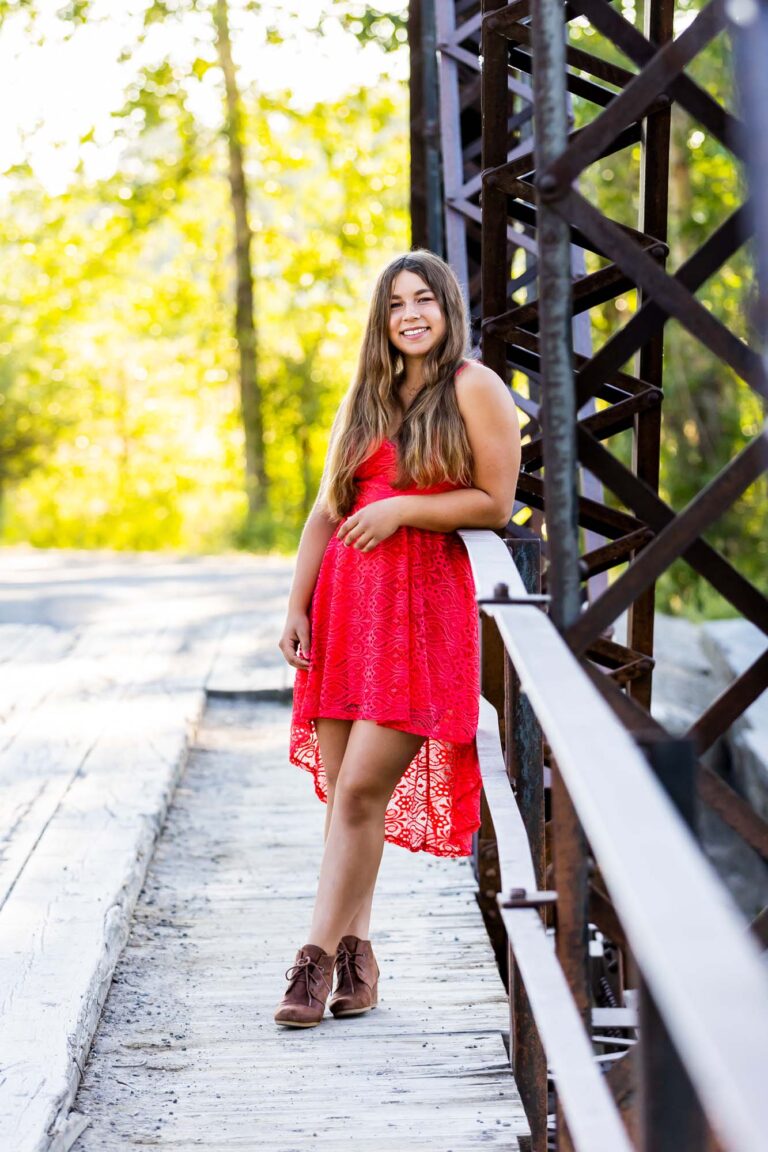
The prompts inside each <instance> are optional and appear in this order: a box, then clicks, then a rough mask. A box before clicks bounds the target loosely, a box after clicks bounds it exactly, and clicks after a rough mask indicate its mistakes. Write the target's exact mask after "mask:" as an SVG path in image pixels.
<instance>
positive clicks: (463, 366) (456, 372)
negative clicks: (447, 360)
mask: <svg viewBox="0 0 768 1152" xmlns="http://www.w3.org/2000/svg"><path fill="white" fill-rule="evenodd" d="M468 363H469V361H468V360H462V362H461V364H459V366H458V368H457V369H456V371H455V372H454V376H458V374H459V372H463V371H464V369H465V368H466V366H467V364H468Z"/></svg>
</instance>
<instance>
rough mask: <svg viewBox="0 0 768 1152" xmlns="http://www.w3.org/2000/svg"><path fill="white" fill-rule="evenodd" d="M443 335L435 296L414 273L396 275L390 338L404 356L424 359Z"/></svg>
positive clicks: (407, 272)
mask: <svg viewBox="0 0 768 1152" xmlns="http://www.w3.org/2000/svg"><path fill="white" fill-rule="evenodd" d="M444 335H445V317H444V316H443V313H442V310H441V308H440V305H439V303H438V301H437V297H436V296H435V293H434V292H433V291H432V289H431V288H430V287H429V285H428V284H427V283H426V281H424V280H422V278H421V276H419V275H418V274H417V273H416V272H409V271H407V270H404V271H402V272H400V273H398V275H397V277H396V278H395V280H394V281H393V284H392V293H391V298H390V309H389V339H390V341H391V342H392V344H393V345H394V346H395V348H397V350H398V352H400V353H401V354H402V355H403V356H419V357H420V356H426V354H427V352H429V351H430V350H431V349H432V348H434V347H435V346H436V345H437V344H438V343H439V342H440V341H441V340H442V338H443V336H444Z"/></svg>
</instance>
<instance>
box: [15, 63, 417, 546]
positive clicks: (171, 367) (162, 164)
mask: <svg viewBox="0 0 768 1152" xmlns="http://www.w3.org/2000/svg"><path fill="white" fill-rule="evenodd" d="M157 75H158V73H157V72H156V71H155V72H154V73H153V76H154V77H157ZM163 83H165V80H163ZM132 100H133V107H134V108H136V107H140V106H142V104H141V101H142V100H145V97H143V96H142V95H141V94H140V93H139V92H136V93H134V94H133V96H132ZM247 106H248V120H247V124H246V137H247V139H246V146H247V154H248V159H249V165H250V167H251V170H252V171H253V173H254V174H255V178H254V179H253V181H252V187H253V198H252V204H251V218H252V223H253V226H254V228H255V232H256V242H255V253H254V255H255V264H256V276H257V285H256V288H257V300H256V315H257V320H258V326H259V344H260V350H259V357H260V374H261V377H262V383H263V387H264V391H265V393H266V398H267V399H266V413H265V416H266V440H267V467H268V471H269V475H270V480H271V482H272V490H273V493H272V504H271V506H270V509H269V514H268V515H267V516H266V517H264V518H263V520H262V521H261V522H259V523H256V524H252V525H250V526H249V528H248V529H247V531H246V530H245V529H244V527H243V525H244V522H245V499H244V496H243V494H242V487H243V478H242V467H243V465H242V447H243V445H242V429H241V424H240V419H239V401H238V390H237V383H236V371H237V360H236V348H235V344H234V339H233V336H232V299H233V274H234V270H233V267H232V263H231V249H232V237H231V230H232V226H231V223H230V213H229V204H228V189H227V185H226V180H225V178H224V173H225V171H226V168H225V163H226V156H225V150H224V144H223V141H222V139H221V137H220V136H219V135H218V134H217V133H212V132H206V131H201V130H200V129H199V126H197V125H196V124H195V123H194V122H193V121H192V120H191V119H190V118H188V117H187V115H186V111H185V106H184V102H183V100H182V99H181V98H180V97H179V99H178V100H176V102H175V103H172V107H173V111H172V113H171V112H170V111H168V108H169V106H168V105H166V109H165V112H164V116H163V118H162V119H161V120H160V121H159V122H157V123H155V122H154V121H153V129H152V131H149V130H147V131H146V132H143V133H141V134H139V136H138V137H137V139H136V142H135V144H134V145H133V148H132V149H131V150H130V152H129V153H128V155H127V157H126V160H125V161H124V163H123V165H122V166H121V169H120V170H119V171H118V172H116V173H115V175H114V176H113V177H111V178H110V179H108V180H105V181H101V182H99V183H95V184H93V183H89V182H88V181H87V180H86V178H85V176H84V175H82V174H81V176H80V178H79V179H78V180H77V181H76V182H75V184H74V185H73V186H72V187H71V188H70V189H69V190H68V191H67V192H66V193H65V194H63V195H61V196H55V197H51V196H48V195H46V194H45V192H44V191H43V190H42V189H41V188H40V187H39V186H38V185H37V184H36V182H35V181H34V179H33V178H32V176H31V175H30V173H29V172H24V171H19V172H17V173H15V174H14V175H13V180H12V192H11V197H10V202H9V204H8V208H7V211H6V212H5V213H4V214H3V217H2V219H0V251H1V252H2V256H3V260H2V266H1V267H0V297H2V298H3V300H4V301H5V306H4V308H3V312H2V328H0V334H2V335H0V339H1V340H2V341H4V342H5V343H6V344H7V350H8V351H9V352H11V353H12V355H11V356H10V358H9V359H8V360H7V361H6V369H5V370H6V373H7V374H8V381H7V384H4V386H3V387H2V389H0V395H2V396H6V395H13V396H14V397H19V396H24V397H25V398H30V397H33V396H37V395H39V396H40V397H44V399H41V400H40V401H39V405H42V406H44V405H45V404H47V405H48V406H49V408H45V409H44V410H45V411H46V412H48V415H49V417H50V420H49V423H48V424H46V425H45V428H44V432H45V434H44V437H43V444H42V446H43V447H44V448H45V452H44V454H43V453H42V452H41V451H40V445H38V444H37V442H36V444H35V445H29V447H27V446H26V445H22V444H21V443H19V444H17V445H15V446H14V445H13V444H11V445H10V447H11V449H12V451H11V453H10V454H11V455H12V456H14V457H15V460H16V464H15V466H14V469H15V470H10V471H8V470H4V474H5V476H6V477H7V482H8V483H10V481H11V480H14V481H17V482H16V483H14V485H13V487H12V489H9V490H8V491H7V496H6V500H5V516H4V524H3V539H4V540H5V541H6V542H14V541H21V540H26V541H29V542H31V543H33V544H36V545H39V546H75V547H96V546H108V547H115V548H147V549H151V548H169V547H172V548H185V549H204V550H212V549H218V548H222V547H226V546H231V545H234V546H248V547H258V548H265V547H266V548H280V549H285V550H288V549H291V548H293V547H295V544H296V541H297V539H298V533H299V531H300V528H301V524H302V523H303V518H304V515H305V513H306V511H307V510H308V508H309V506H310V505H311V502H312V500H313V499H314V495H315V491H316V488H317V484H318V482H319V476H320V471H321V469H322V461H323V458H324V452H325V447H326V440H327V432H328V428H329V426H330V423H331V419H332V417H333V413H334V411H335V407H336V405H337V403H338V400H339V399H340V396H341V394H342V392H343V391H344V389H345V388H346V386H347V383H348V381H349V378H350V376H351V373H352V371H353V369H354V363H355V357H356V353H357V347H358V344H359V339H360V335H361V324H362V321H363V317H364V313H365V308H366V297H367V292H368V289H369V286H370V284H371V282H372V279H373V276H374V274H375V272H376V270H377V269H378V266H379V264H380V263H381V262H382V261H383V260H385V259H387V258H388V257H389V256H390V255H391V254H392V253H393V252H394V251H396V250H400V249H401V248H404V247H407V243H408V220H407V187H406V181H407V171H406V166H405V164H406V158H407V137H406V113H405V93H404V92H403V91H402V89H401V88H399V87H397V86H392V87H391V89H389V90H378V91H376V92H371V91H369V90H364V91H361V92H352V93H350V94H349V95H348V96H347V97H346V98H345V99H344V100H343V101H340V102H336V103H332V104H321V105H317V106H315V107H314V108H312V109H310V110H309V111H305V112H298V111H296V110H295V109H292V107H291V105H290V101H289V100H288V97H287V96H286V98H285V99H284V100H280V99H277V98H274V97H273V98H270V99H268V98H266V97H259V96H257V95H251V96H249V98H248V101H247ZM137 154H138V157H139V159H140V163H137ZM14 402H16V403H17V407H16V408H15V409H14V410H13V413H12V418H11V419H10V420H9V421H8V422H7V427H8V428H10V429H14V428H15V429H16V431H17V433H19V434H20V432H21V430H22V423H21V415H22V414H21V412H20V411H19V409H18V403H19V402H20V401H14ZM7 403H9V401H8V400H6V401H5V402H3V403H1V404H0V449H2V448H4V447H5V445H6V443H8V440H7V437H8V432H7V431H6V425H5V424H3V422H2V421H3V416H2V413H3V410H4V409H5V405H6V404H7ZM35 403H36V404H37V403H38V401H35ZM27 408H28V409H29V412H28V416H29V419H30V420H31V418H32V416H33V415H34V413H33V412H32V410H31V408H30V406H29V404H27ZM5 410H7V411H11V410H10V409H5ZM54 416H55V421H54ZM28 422H29V421H28ZM35 425H36V427H37V430H38V432H42V431H43V425H41V424H40V423H39V420H36V421H35ZM35 464H36V465H37V469H36V470H35V471H30V469H31V468H32V465H35ZM24 475H26V477H27V478H26V479H19V477H21V476H24Z"/></svg>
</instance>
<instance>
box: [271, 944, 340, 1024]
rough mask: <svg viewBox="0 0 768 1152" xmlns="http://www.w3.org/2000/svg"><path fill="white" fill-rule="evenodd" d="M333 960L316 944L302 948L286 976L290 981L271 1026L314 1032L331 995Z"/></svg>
mask: <svg viewBox="0 0 768 1152" xmlns="http://www.w3.org/2000/svg"><path fill="white" fill-rule="evenodd" d="M333 963H334V958H333V956H331V955H330V953H328V952H324V951H323V949H322V948H320V947H319V945H317V944H305V945H304V947H303V948H300V949H299V950H298V952H297V953H296V962H295V964H294V965H293V967H291V968H289V969H288V971H287V972H286V974H285V975H286V978H287V979H288V980H289V981H290V983H289V985H288V988H287V990H286V993H285V996H283V998H282V1000H281V1001H280V1003H279V1004H278V1006H277V1011H276V1012H275V1022H276V1023H277V1024H283V1025H285V1026H286V1027H287V1028H314V1027H315V1025H316V1024H319V1023H320V1021H321V1020H322V1018H323V1015H324V1013H325V1002H326V1000H327V999H328V995H329V993H330V991H331V982H332V980H333Z"/></svg>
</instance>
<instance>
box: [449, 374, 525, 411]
mask: <svg viewBox="0 0 768 1152" xmlns="http://www.w3.org/2000/svg"><path fill="white" fill-rule="evenodd" d="M454 387H455V389H456V403H457V404H458V406H459V412H460V414H461V417H462V419H463V420H464V423H465V424H467V425H469V424H470V423H471V424H473V425H486V424H494V423H495V422H497V421H499V420H500V421H502V422H504V423H506V422H508V421H510V422H512V423H514V421H515V419H516V413H515V402H514V400H513V398H512V394H511V392H510V390H509V388H508V387H507V385H506V384H505V383H504V381H503V380H502V379H501V377H500V376H499V375H498V373H497V372H494V371H493V369H492V368H488V367H487V366H486V365H485V364H481V363H480V361H479V360H465V361H464V364H463V365H462V369H461V370H460V371H459V372H457V373H456V377H455V383H454Z"/></svg>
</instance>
